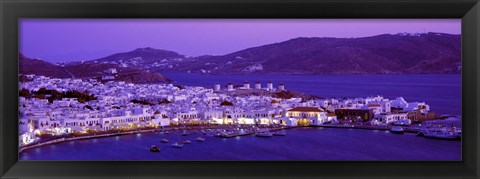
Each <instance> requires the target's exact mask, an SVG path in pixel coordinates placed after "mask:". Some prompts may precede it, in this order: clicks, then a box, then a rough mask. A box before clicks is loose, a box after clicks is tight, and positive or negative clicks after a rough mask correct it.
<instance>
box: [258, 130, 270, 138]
mask: <svg viewBox="0 0 480 179" xmlns="http://www.w3.org/2000/svg"><path fill="white" fill-rule="evenodd" d="M255 136H257V137H272V136H273V134H272V133H271V132H267V131H266V132H257V133H255Z"/></svg>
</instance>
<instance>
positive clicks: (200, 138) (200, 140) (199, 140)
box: [195, 137, 205, 142]
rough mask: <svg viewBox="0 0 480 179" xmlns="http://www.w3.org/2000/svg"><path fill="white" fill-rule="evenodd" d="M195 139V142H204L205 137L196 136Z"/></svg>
mask: <svg viewBox="0 0 480 179" xmlns="http://www.w3.org/2000/svg"><path fill="white" fill-rule="evenodd" d="M195 140H196V141H197V142H205V138H203V137H197V138H196V139H195Z"/></svg>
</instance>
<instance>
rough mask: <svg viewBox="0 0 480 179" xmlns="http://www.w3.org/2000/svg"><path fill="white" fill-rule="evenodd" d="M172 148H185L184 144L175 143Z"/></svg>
mask: <svg viewBox="0 0 480 179" xmlns="http://www.w3.org/2000/svg"><path fill="white" fill-rule="evenodd" d="M172 147H175V148H183V144H182V143H178V142H175V143H173V144H172Z"/></svg>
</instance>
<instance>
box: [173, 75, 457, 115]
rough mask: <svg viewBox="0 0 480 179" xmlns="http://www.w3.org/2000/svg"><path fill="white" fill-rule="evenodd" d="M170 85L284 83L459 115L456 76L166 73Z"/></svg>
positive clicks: (295, 88) (297, 88)
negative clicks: (422, 105) (400, 99)
mask: <svg viewBox="0 0 480 179" xmlns="http://www.w3.org/2000/svg"><path fill="white" fill-rule="evenodd" d="M164 75H165V76H166V77H167V78H170V79H172V80H174V84H179V85H188V86H203V87H207V88H213V85H214V84H221V85H222V87H223V88H226V84H227V83H228V82H233V83H234V84H235V85H242V84H243V82H245V81H248V82H250V86H251V87H253V86H254V83H255V82H257V81H259V82H261V83H262V87H266V85H267V82H269V81H271V82H273V85H274V86H275V87H276V86H277V85H278V84H279V83H285V88H286V89H287V90H293V91H299V92H303V93H306V94H310V95H315V96H319V97H325V98H343V97H347V98H357V97H368V96H376V95H382V96H384V97H386V98H390V99H395V98H396V97H400V96H402V97H403V98H405V100H407V102H415V101H418V102H426V103H427V104H429V105H430V108H431V110H433V111H434V112H436V113H438V114H445V115H461V104H462V102H461V99H462V94H461V89H462V86H461V83H462V77H461V75H460V74H407V75H405V74H388V75H385V74H379V75H204V74H198V73H167V74H164Z"/></svg>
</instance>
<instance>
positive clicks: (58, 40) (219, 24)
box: [19, 19, 461, 62]
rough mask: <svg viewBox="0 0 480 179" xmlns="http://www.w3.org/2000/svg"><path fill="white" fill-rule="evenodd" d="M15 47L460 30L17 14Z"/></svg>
mask: <svg viewBox="0 0 480 179" xmlns="http://www.w3.org/2000/svg"><path fill="white" fill-rule="evenodd" d="M19 24H20V52H22V53H23V54H24V55H26V56H28V57H32V58H39V59H43V60H46V61H50V62H56V61H73V60H93V59H96V58H101V57H104V56H107V55H111V54H113V53H118V52H127V51H131V50H134V49H136V48H141V47H153V48H158V49H165V50H171V51H175V52H178V53H180V54H184V55H189V56H199V55H212V54H213V55H224V54H228V53H232V52H235V51H238V50H243V49H245V48H250V47H255V46H261V45H265V44H270V43H276V42H281V41H285V40H289V39H292V38H296V37H347V38H350V37H366V36H374V35H379V34H387V33H388V34H395V33H400V32H408V33H423V32H442V33H450V34H460V33H461V20H460V19H383V20H380V19H376V20H373V19H363V20H355V19H341V20H340V19H303V20H299V19H289V20H286V19H283V20H282V19H276V20H272V19H243V20H232V19H217V20H215V19H197V20H195V19H61V20H58V19H57V20H53V19H21V20H20V21H19Z"/></svg>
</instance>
